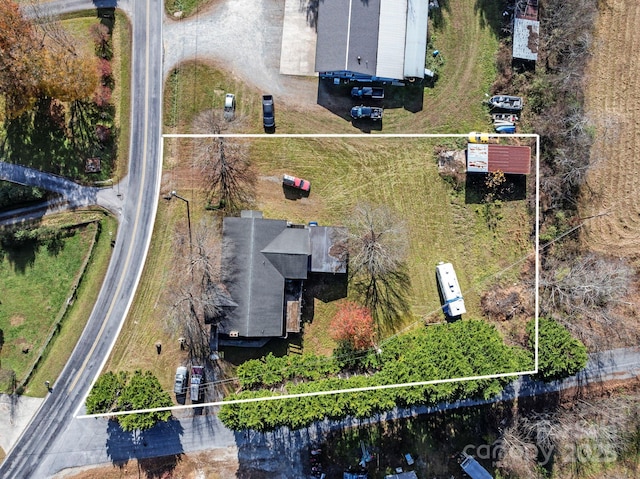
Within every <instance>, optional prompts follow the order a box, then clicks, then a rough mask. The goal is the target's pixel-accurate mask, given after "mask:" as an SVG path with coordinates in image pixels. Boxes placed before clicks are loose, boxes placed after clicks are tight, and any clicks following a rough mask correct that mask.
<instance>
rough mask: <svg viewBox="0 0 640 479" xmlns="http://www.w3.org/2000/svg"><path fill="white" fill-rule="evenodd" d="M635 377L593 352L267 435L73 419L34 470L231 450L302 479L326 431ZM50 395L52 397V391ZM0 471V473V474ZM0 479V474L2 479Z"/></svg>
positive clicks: (637, 358) (184, 422)
mask: <svg viewBox="0 0 640 479" xmlns="http://www.w3.org/2000/svg"><path fill="white" fill-rule="evenodd" d="M638 377H640V347H636V348H627V349H618V350H613V351H606V352H604V353H599V354H593V355H591V356H590V358H589V363H588V365H587V367H586V368H585V369H584V370H583V371H582V372H580V373H579V374H577V375H576V376H573V377H571V378H567V379H565V380H563V381H556V382H552V383H542V382H536V381H532V380H531V379H530V378H528V377H523V378H519V379H518V380H517V381H514V382H513V383H512V384H510V385H508V386H507V387H506V388H505V390H504V391H503V393H502V394H500V395H499V396H497V397H495V398H492V399H489V400H478V399H469V400H464V401H457V402H454V403H443V404H440V405H437V406H432V407H426V406H424V407H417V408H410V409H396V410H394V411H390V412H388V413H384V414H382V415H379V416H374V417H372V418H371V419H369V420H358V421H350V420H345V421H323V422H320V423H317V424H315V425H314V426H313V427H311V428H308V429H302V430H298V431H288V430H286V429H282V430H279V431H276V432H273V433H265V434H261V433H250V434H245V433H233V432H232V431H230V430H228V429H226V428H225V427H224V426H223V425H222V424H221V422H220V421H219V420H218V418H217V416H216V415H214V414H213V411H209V413H208V414H207V413H206V411H205V413H204V414H194V413H193V412H191V411H180V412H179V413H178V415H177V416H178V417H177V418H176V419H174V420H172V421H169V422H168V423H166V424H160V425H158V426H156V427H155V428H153V429H151V430H149V431H146V432H145V433H144V434H142V435H141V436H140V437H138V438H134V436H133V435H132V434H131V433H123V432H122V431H121V430H120V429H119V427H117V426H114V425H113V424H110V423H109V421H107V420H106V419H103V418H99V419H74V420H73V421H69V422H68V425H67V427H66V429H65V430H64V431H62V437H63V440H59V441H57V442H56V444H55V445H54V447H51V448H49V449H48V451H47V456H46V457H45V458H44V460H43V463H42V467H41V468H40V471H42V473H43V474H44V475H42V476H33V477H51V476H53V475H54V474H55V473H57V472H59V471H63V470H65V469H70V468H74V467H80V466H87V465H94V464H103V463H110V462H111V463H113V464H124V463H126V462H127V461H128V460H130V459H134V458H136V459H141V458H148V457H157V456H170V455H174V454H175V455H177V454H182V453H188V452H194V451H201V450H213V449H224V448H229V447H231V448H236V447H237V454H238V458H239V460H240V467H241V468H242V464H243V461H247V463H253V464H255V463H256V462H259V463H261V464H263V467H264V468H265V470H269V469H268V466H267V464H268V463H269V462H273V463H279V464H281V463H283V462H284V463H285V464H288V467H289V470H288V472H284V471H283V470H282V468H281V469H280V471H281V473H282V474H284V475H274V476H273V477H274V479H278V478H283V477H284V478H294V477H295V478H300V477H305V476H304V475H303V472H302V471H301V469H300V468H301V464H302V463H303V461H302V458H303V457H304V454H305V452H306V451H307V450H308V448H309V447H310V445H311V444H312V443H314V442H322V441H323V440H324V438H325V437H326V436H327V435H328V434H329V433H330V432H331V431H335V430H339V429H343V428H345V427H353V426H359V425H366V424H368V423H375V422H379V421H388V420H395V419H400V418H406V417H413V416H415V415H417V414H429V413H433V412H436V411H442V410H450V409H457V408H461V407H473V406H477V405H481V404H488V403H492V402H496V401H506V400H511V399H513V398H515V397H523V396H534V395H541V394H548V393H553V392H556V391H560V390H565V389H569V388H576V387H581V386H584V385H585V384H587V383H591V384H593V383H598V382H605V381H610V380H625V379H633V378H638ZM52 394H56V391H54V392H53V393H52ZM0 472H1V471H0ZM3 477H4V476H3Z"/></svg>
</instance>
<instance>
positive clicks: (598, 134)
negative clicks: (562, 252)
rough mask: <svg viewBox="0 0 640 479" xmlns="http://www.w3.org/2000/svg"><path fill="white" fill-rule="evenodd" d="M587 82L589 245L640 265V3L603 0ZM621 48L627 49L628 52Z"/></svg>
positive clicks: (585, 210) (584, 208) (586, 230)
mask: <svg viewBox="0 0 640 479" xmlns="http://www.w3.org/2000/svg"><path fill="white" fill-rule="evenodd" d="M602 5H603V6H602V8H601V10H600V16H599V19H598V23H597V28H596V41H595V43H594V48H593V58H592V59H591V62H590V65H589V68H588V71H587V78H586V79H585V81H586V100H587V101H586V110H587V114H588V116H589V118H590V120H591V121H592V122H593V124H594V125H595V144H594V147H593V149H592V153H591V161H592V164H593V166H592V169H591V171H590V173H589V177H588V188H586V189H585V190H586V191H588V192H590V194H589V195H588V196H585V198H584V201H583V203H582V212H581V216H582V217H589V216H591V215H598V214H601V213H605V215H603V216H600V217H597V218H593V219H590V220H588V221H587V222H586V225H585V228H584V234H583V240H584V242H585V244H586V246H587V247H588V248H591V249H593V250H595V251H600V252H603V253H606V254H613V255H616V256H621V257H626V258H629V259H630V260H631V261H633V262H634V263H635V264H636V265H638V264H639V263H638V260H639V259H640V257H639V253H640V248H639V247H638V245H639V243H638V238H639V237H640V199H639V198H640V195H639V193H640V183H639V182H638V180H637V168H638V167H639V166H640V157H639V156H638V149H639V148H640V97H639V96H638V91H640V78H639V76H638V68H637V66H638V65H639V64H640V30H638V22H640V3H638V2H637V1H635V0H609V1H607V2H602ZM621 52H624V53H623V54H622V53H621Z"/></svg>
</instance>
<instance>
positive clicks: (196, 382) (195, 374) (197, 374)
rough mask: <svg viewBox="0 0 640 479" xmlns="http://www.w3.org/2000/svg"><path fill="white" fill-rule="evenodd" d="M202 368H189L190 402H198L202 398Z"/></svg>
mask: <svg viewBox="0 0 640 479" xmlns="http://www.w3.org/2000/svg"><path fill="white" fill-rule="evenodd" d="M203 383H204V366H191V390H190V391H189V392H190V394H191V402H198V401H200V398H201V396H202V384H203Z"/></svg>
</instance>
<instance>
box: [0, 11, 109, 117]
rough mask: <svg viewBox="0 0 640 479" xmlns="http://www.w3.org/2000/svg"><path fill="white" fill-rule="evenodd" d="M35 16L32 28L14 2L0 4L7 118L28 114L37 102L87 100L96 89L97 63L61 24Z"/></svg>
mask: <svg viewBox="0 0 640 479" xmlns="http://www.w3.org/2000/svg"><path fill="white" fill-rule="evenodd" d="M35 13H36V16H37V17H38V22H37V23H33V22H31V21H30V20H29V19H27V18H25V17H24V16H23V14H22V12H21V11H20V8H19V7H18V5H17V4H16V3H15V2H14V1H13V0H3V1H2V2H0V95H3V96H4V99H5V109H6V115H7V117H9V118H16V117H18V116H20V115H21V114H22V113H23V112H25V111H27V110H29V109H31V108H32V107H33V105H34V104H35V101H36V99H37V98H38V97H47V98H55V99H56V100H60V101H64V102H69V101H75V100H83V99H90V98H91V96H92V95H93V93H94V91H95V90H96V88H97V87H98V83H99V75H98V70H97V68H96V65H97V60H96V58H95V57H93V56H92V55H91V54H87V52H85V51H83V50H82V49H81V48H79V46H78V44H77V41H76V40H75V39H74V38H73V37H72V36H71V35H69V34H68V33H67V32H66V31H65V30H64V28H63V27H62V25H61V24H60V22H58V21H57V20H55V19H54V18H48V17H46V16H44V14H43V13H41V11H39V10H37V9H36V10H35Z"/></svg>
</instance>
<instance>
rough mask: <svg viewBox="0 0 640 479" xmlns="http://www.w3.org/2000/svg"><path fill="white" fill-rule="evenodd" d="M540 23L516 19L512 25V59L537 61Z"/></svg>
mask: <svg viewBox="0 0 640 479" xmlns="http://www.w3.org/2000/svg"><path fill="white" fill-rule="evenodd" d="M539 35H540V22H538V21H537V20H527V19H523V18H516V19H515V21H514V24H513V58H520V59H522V60H530V61H534V62H535V61H537V60H538V37H539Z"/></svg>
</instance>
